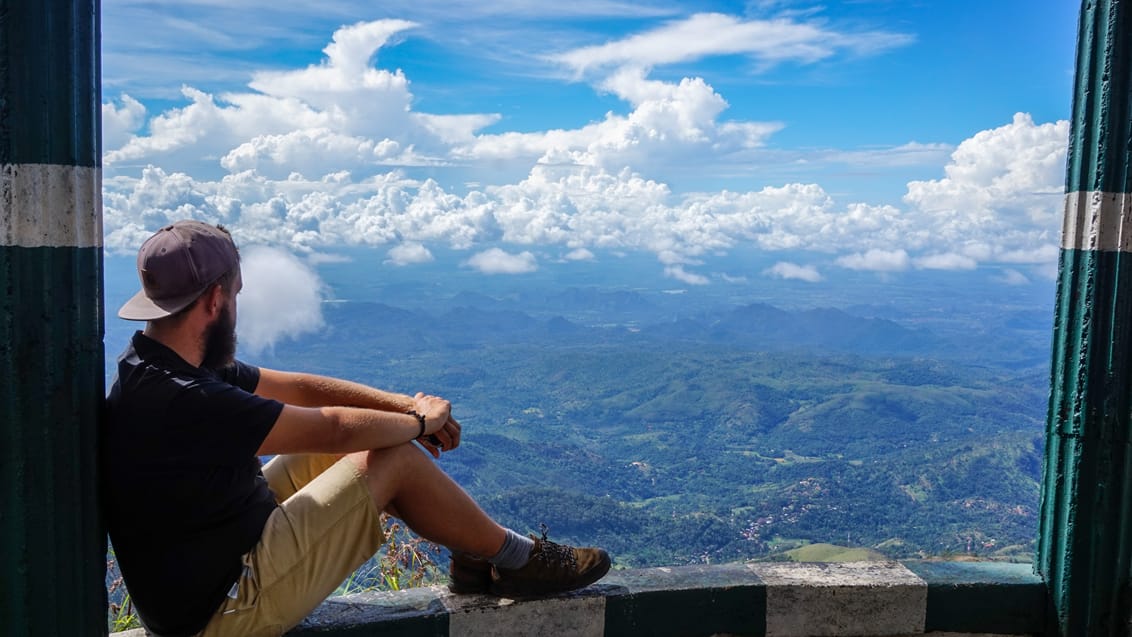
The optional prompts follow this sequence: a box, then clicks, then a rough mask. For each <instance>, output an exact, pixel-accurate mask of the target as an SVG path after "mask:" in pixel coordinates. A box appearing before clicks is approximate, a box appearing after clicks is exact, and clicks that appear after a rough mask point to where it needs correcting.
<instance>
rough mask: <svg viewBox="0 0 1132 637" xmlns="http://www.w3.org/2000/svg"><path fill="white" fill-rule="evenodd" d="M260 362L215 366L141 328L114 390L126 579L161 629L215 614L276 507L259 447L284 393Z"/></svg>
mask: <svg viewBox="0 0 1132 637" xmlns="http://www.w3.org/2000/svg"><path fill="white" fill-rule="evenodd" d="M258 383H259V369H258V368H256V367H252V366H250V365H246V364H244V363H241V362H238V361H237V362H236V363H234V364H233V365H231V366H229V367H227V368H225V369H223V370H220V371H213V370H209V369H203V368H199V367H193V366H192V365H190V364H189V363H187V362H185V360H184V359H182V358H181V357H180V356H178V355H177V354H176V353H175V352H174V351H173V350H171V349H169V348H167V347H165V346H164V345H162V344H161V343H158V342H157V341H154V340H153V339H150V338H148V337H146V336H145V335H143V334H142V333H141V332H137V333H136V334H134V337H133V339H132V340H131V343H130V346H129V347H127V348H126V351H125V352H124V353H123V354H122V355H121V357H119V359H118V375H117V378H115V379H114V384H113V386H112V387H111V388H110V395H109V396H108V397H107V417H106V419H105V431H104V432H103V436H102V476H103V486H104V494H103V500H104V502H105V511H106V518H107V526H108V529H109V531H110V541H111V543H112V544H113V546H114V552H115V556H116V557H117V560H118V566H119V567H120V568H121V570H122V576H123V577H124V579H125V581H126V588H127V589H128V590H129V592H130V597H131V599H132V600H133V602H134V605H135V607H136V608H137V611H138V614H139V615H140V616H141V619H142V621H143V622H144V623H145V624H146V626H147V627H148V628H149V629H150V630H152V631H153V632H155V633H157V634H159V635H169V636H171V637H177V636H179V635H191V634H194V633H196V632H198V631H200V630H201V629H202V628H204V626H205V624H207V623H208V620H209V618H210V617H211V616H212V614H213V613H214V612H215V611H216V609H217V608H219V607H220V604H221V602H223V601H224V597H225V595H226V594H227V592H228V590H229V588H231V586H232V584H233V583H234V582H235V581H236V579H237V577H239V574H240V572H241V570H242V564H241V560H240V558H241V556H242V555H243V554H244V553H246V552H248V551H249V550H251V548H252V547H253V546H255V544H256V542H257V541H259V537H260V535H261V534H262V533H263V527H264V524H265V523H266V522H267V517H268V516H269V515H270V514H271V512H272V511H273V510H274V509H275V507H276V503H275V496H274V495H273V494H272V493H271V490H270V489H268V487H267V481H266V480H264V477H263V472H262V471H261V468H262V467H261V465H260V461H259V458H258V456H257V455H256V452H257V450H258V449H259V447H260V445H261V443H262V442H263V440H264V438H266V437H267V434H268V432H269V431H271V427H272V426H273V425H274V424H275V420H276V419H277V418H278V417H279V413H280V412H281V411H282V410H283V404H282V403H279V402H277V401H274V400H268V399H266V398H262V397H260V396H256V395H255V394H253V393H252V392H253V391H255V388H256V385H257V384H258Z"/></svg>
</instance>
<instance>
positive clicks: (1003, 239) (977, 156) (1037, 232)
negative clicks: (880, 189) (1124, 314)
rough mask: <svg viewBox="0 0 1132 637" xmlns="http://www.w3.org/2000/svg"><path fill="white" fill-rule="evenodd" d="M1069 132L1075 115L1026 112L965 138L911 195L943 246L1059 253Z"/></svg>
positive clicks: (1007, 255)
mask: <svg viewBox="0 0 1132 637" xmlns="http://www.w3.org/2000/svg"><path fill="white" fill-rule="evenodd" d="M1068 136H1069V123H1068V122H1067V121H1064V120H1063V121H1059V122H1056V123H1047V124H1041V125H1037V124H1034V121H1033V119H1032V118H1031V117H1030V115H1028V114H1026V113H1018V114H1016V115H1015V116H1014V119H1013V121H1011V123H1009V124H1007V125H1005V126H1001V127H999V128H995V129H991V130H985V131H981V132H979V133H977V134H975V135H974V136H972V137H971V138H970V139H967V140H966V141H964V142H963V143H961V144H960V145H959V147H958V148H957V149H956V150H955V152H954V153H952V155H951V162H950V163H949V164H948V165H947V166H946V167H945V168H944V174H945V176H944V177H943V178H941V179H934V180H930V181H913V182H910V183H909V184H908V193H907V194H906V195H905V196H904V201H905V202H906V203H908V204H909V205H911V206H912V207H913V209H914V211H915V212H916V214H917V216H919V217H921V218H922V219H923V220H924V222H925V226H926V227H927V228H930V230H931V233H932V242H933V243H934V244H936V247H937V248H951V250H952V251H955V252H958V253H963V254H966V255H967V256H969V257H971V258H974V259H976V260H979V261H1005V260H1010V261H1017V259H1018V255H1020V254H1023V253H1025V254H1030V255H1033V257H1034V258H1044V259H1051V258H1054V259H1055V258H1056V249H1057V244H1058V241H1059V231H1060V222H1061V215H1062V201H1063V195H1062V193H1063V192H1064V184H1063V180H1064V176H1065V153H1066V149H1067V147H1068ZM972 241H976V242H981V245H974V246H972V245H971V242H972Z"/></svg>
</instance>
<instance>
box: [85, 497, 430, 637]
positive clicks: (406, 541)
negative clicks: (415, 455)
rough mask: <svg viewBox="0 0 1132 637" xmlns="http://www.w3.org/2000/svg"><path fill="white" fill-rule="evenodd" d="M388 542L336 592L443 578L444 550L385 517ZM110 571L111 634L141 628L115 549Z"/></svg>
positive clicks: (390, 587) (395, 587)
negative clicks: (115, 555)
mask: <svg viewBox="0 0 1132 637" xmlns="http://www.w3.org/2000/svg"><path fill="white" fill-rule="evenodd" d="M382 528H383V529H384V531H385V543H384V544H383V545H382V547H381V548H380V549H379V550H378V553H377V555H375V556H374V557H373V558H371V559H369V560H368V561H366V563H365V564H362V565H361V566H360V567H358V569H357V570H355V571H354V572H353V573H351V574H350V576H349V577H348V578H346V581H345V582H342V585H341V586H339V587H338V589H337V590H335V591H334V594H335V595H348V594H350V593H361V592H367V591H382V590H388V591H399V590H404V589H406V588H412V587H415V586H427V585H430V584H433V583H436V582H439V581H440V580H441V579H442V577H443V576H442V575H441V572H440V569H439V567H438V566H437V559H438V556H439V555H440V550H441V549H440V547H439V546H438V545H436V544H433V543H432V542H429V541H427V540H423V539H421V538H419V537H416V536H414V535H413V534H412V533H411V532H410V531H409V529H408V528H407V527H406V526H405V525H404V524H403V523H402V522H400V521H399V520H396V519H394V518H390V517H388V516H382ZM107 558H108V559H107V562H106V571H107V573H109V574H110V577H109V578H108V580H107V585H106V592H107V594H108V597H109V599H110V608H109V613H108V626H109V628H110V631H111V632H118V631H122V630H130V629H132V628H141V621H140V620H139V619H138V616H137V612H136V611H135V610H134V605H133V603H132V602H131V600H130V594H129V593H128V592H127V591H126V587H125V583H124V582H123V580H122V576H121V574H120V573H119V571H118V569H117V561H116V559H115V557H114V549H113V548H111V549H110V552H109V554H108V555H107Z"/></svg>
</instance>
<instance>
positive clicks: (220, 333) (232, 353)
mask: <svg viewBox="0 0 1132 637" xmlns="http://www.w3.org/2000/svg"><path fill="white" fill-rule="evenodd" d="M235 361H236V321H235V320H233V319H232V312H230V311H229V310H228V306H227V305H225V306H224V309H222V310H220V315H219V316H217V317H216V320H215V321H213V322H212V324H211V325H209V326H208V327H207V328H206V329H205V332H204V360H203V361H201V364H200V366H201V367H206V368H208V369H214V370H220V369H224V368H225V367H227V366H229V365H231V364H232V363H234V362H235Z"/></svg>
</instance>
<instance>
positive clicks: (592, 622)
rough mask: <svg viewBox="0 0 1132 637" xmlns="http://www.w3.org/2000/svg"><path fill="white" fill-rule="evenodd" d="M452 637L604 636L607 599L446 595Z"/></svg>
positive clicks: (445, 601)
mask: <svg viewBox="0 0 1132 637" xmlns="http://www.w3.org/2000/svg"><path fill="white" fill-rule="evenodd" d="M444 604H445V605H446V606H448V611H449V615H448V635H449V637H497V636H498V635H529V636H531V637H545V636H546V635H556V636H560V637H602V635H604V633H605V598H604V597H602V596H600V595H599V596H591V597H553V598H549V599H536V600H529V601H522V602H518V601H514V600H509V599H498V598H490V597H487V596H480V595H457V596H453V597H447V598H444Z"/></svg>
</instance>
